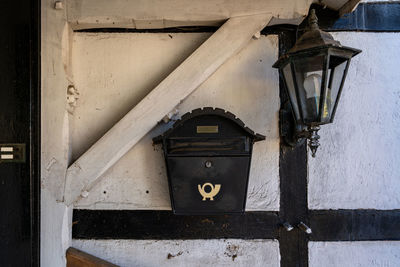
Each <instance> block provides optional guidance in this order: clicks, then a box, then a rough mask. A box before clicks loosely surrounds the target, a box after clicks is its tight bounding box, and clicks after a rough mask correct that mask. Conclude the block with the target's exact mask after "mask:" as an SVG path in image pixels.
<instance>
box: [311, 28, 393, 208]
mask: <svg viewBox="0 0 400 267" xmlns="http://www.w3.org/2000/svg"><path fill="white" fill-rule="evenodd" d="M333 36H334V38H336V39H337V40H339V41H341V43H342V44H343V45H346V46H351V47H356V48H360V49H362V50H363V52H362V53H361V54H359V55H358V56H356V57H355V58H354V59H353V60H352V63H351V65H350V70H349V72H348V75H347V79H346V83H345V85H344V88H343V94H342V97H341V100H340V103H339V106H338V110H337V114H336V117H335V121H334V123H333V124H330V125H325V126H323V127H321V130H320V132H319V134H320V135H321V139H320V142H321V147H320V149H319V150H318V153H317V156H316V158H311V157H310V156H309V159H308V160H309V161H308V162H309V170H308V171H309V181H308V203H309V207H310V208H311V209H357V208H375V209H398V208H400V195H399V192H400V179H399V178H400V112H399V110H400V71H399V60H400V50H399V48H400V34H399V33H361V32H341V33H334V34H333Z"/></svg>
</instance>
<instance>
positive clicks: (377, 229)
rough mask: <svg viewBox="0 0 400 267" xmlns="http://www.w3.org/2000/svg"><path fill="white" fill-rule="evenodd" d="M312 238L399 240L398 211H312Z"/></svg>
mask: <svg viewBox="0 0 400 267" xmlns="http://www.w3.org/2000/svg"><path fill="white" fill-rule="evenodd" d="M310 224H311V229H312V230H313V233H312V235H311V240H312V241H366V240H400V231H399V229H400V210H312V211H310Z"/></svg>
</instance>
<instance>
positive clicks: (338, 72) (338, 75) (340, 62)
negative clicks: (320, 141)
mask: <svg viewBox="0 0 400 267" xmlns="http://www.w3.org/2000/svg"><path fill="white" fill-rule="evenodd" d="M347 64H348V59H346V58H341V57H335V56H331V58H330V63H329V74H328V85H327V88H326V91H325V98H324V103H323V113H322V116H321V121H322V122H324V123H328V122H331V120H332V119H333V117H332V116H333V112H334V109H335V105H336V102H337V98H338V96H339V92H340V89H341V86H342V81H343V79H344V75H345V71H346V67H347Z"/></svg>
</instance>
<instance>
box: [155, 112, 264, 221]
mask: <svg viewBox="0 0 400 267" xmlns="http://www.w3.org/2000/svg"><path fill="white" fill-rule="evenodd" d="M264 139H265V137H264V136H262V135H259V134H255V133H254V132H253V131H252V130H250V129H249V128H247V127H245V125H244V123H243V122H242V121H241V120H239V119H238V118H236V117H235V115H233V114H232V113H230V112H225V111H224V110H222V109H218V108H216V109H213V108H203V109H195V110H193V111H192V112H189V113H186V114H185V115H184V116H182V118H181V119H180V120H178V121H176V122H175V124H174V125H173V127H172V128H171V129H169V130H168V131H166V132H165V133H164V134H162V135H160V136H158V137H155V138H154V139H153V142H154V143H155V144H157V143H162V145H163V150H164V156H165V161H166V166H167V172H168V182H169V191H170V196H171V205H172V209H173V211H174V213H175V214H220V213H238V212H243V211H244V208H245V205H246V195H247V184H248V179H249V170H250V161H251V154H252V148H253V143H254V142H256V141H260V140H264Z"/></svg>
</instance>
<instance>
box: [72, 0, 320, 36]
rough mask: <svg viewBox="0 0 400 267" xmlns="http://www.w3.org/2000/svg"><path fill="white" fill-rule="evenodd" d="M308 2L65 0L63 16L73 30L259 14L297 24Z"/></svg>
mask: <svg viewBox="0 0 400 267" xmlns="http://www.w3.org/2000/svg"><path fill="white" fill-rule="evenodd" d="M312 2H313V0H246V1H243V0H230V1H226V0H202V1H187V0H148V1H142V0H129V1H126V0H113V1H110V0H85V1H82V0H68V2H67V17H68V22H69V24H70V25H71V27H72V28H73V29H74V30H80V29H89V28H136V29H155V28H170V27H182V26H219V25H222V24H223V23H224V22H225V21H226V20H228V19H230V18H233V17H240V16H252V15H258V14H263V13H269V14H271V15H272V16H274V17H275V18H276V19H278V18H279V20H280V21H281V23H282V24H283V23H286V24H288V23H295V24H298V23H300V22H301V20H302V18H304V16H305V15H307V13H308V8H309V6H310V4H311V3H312ZM293 19H294V20H293ZM275 23H277V22H276V21H275Z"/></svg>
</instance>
